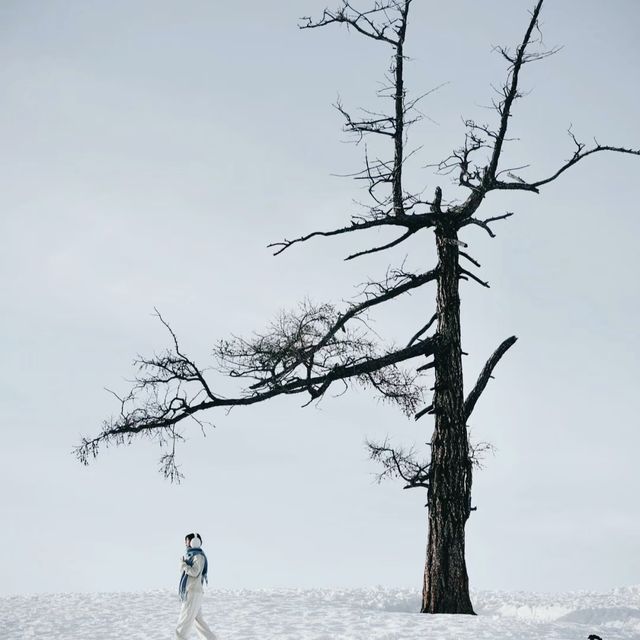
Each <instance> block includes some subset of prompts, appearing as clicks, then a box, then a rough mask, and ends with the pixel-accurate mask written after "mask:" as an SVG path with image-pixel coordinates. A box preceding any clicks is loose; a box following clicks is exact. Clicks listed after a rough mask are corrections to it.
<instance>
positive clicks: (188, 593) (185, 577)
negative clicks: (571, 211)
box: [176, 533, 217, 640]
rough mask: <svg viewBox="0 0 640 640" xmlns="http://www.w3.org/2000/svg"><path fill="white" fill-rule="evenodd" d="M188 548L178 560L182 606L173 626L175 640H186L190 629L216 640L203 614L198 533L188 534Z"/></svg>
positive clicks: (202, 571) (201, 553)
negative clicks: (175, 625) (194, 628)
mask: <svg viewBox="0 0 640 640" xmlns="http://www.w3.org/2000/svg"><path fill="white" fill-rule="evenodd" d="M184 542H185V545H186V547H187V551H186V553H185V555H184V556H182V558H181V560H180V569H181V571H182V574H181V576H180V587H179V589H178V592H179V594H180V599H181V600H182V609H181V610H180V616H179V617H178V626H177V627H176V640H187V638H188V637H189V633H190V631H191V628H192V627H193V626H194V624H195V627H196V632H197V634H198V637H199V638H202V640H217V636H216V634H215V633H213V631H211V629H209V626H208V625H207V623H206V622H205V621H204V618H203V617H202V606H201V605H202V597H203V596H204V591H203V589H202V584H203V583H204V582H205V581H206V580H207V570H208V563H207V556H206V555H205V554H204V551H203V550H202V548H201V547H202V538H201V537H200V534H199V533H189V534H188V535H187V536H186V537H185V539H184Z"/></svg>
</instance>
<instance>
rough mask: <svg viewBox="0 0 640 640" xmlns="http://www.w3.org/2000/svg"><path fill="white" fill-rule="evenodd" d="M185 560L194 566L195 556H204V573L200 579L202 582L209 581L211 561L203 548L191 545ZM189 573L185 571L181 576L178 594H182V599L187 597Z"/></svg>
mask: <svg viewBox="0 0 640 640" xmlns="http://www.w3.org/2000/svg"><path fill="white" fill-rule="evenodd" d="M186 556H187V557H186V558H185V562H186V563H187V564H188V565H189V566H190V567H192V566H193V557H194V556H202V557H203V558H204V567H203V568H202V573H201V574H200V580H201V582H202V583H204V582H205V581H206V582H207V584H208V583H209V579H208V578H207V571H208V570H209V563H208V562H207V556H206V555H205V554H204V551H203V550H202V549H191V547H189V548H188V549H187V553H186ZM187 577H188V576H187V574H186V573H185V572H184V571H183V572H182V575H181V576H180V586H179V587H178V594H179V595H180V600H186V599H187Z"/></svg>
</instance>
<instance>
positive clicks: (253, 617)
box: [0, 586, 640, 640]
mask: <svg viewBox="0 0 640 640" xmlns="http://www.w3.org/2000/svg"><path fill="white" fill-rule="evenodd" d="M473 601H474V605H475V608H476V611H477V613H478V614H479V615H477V616H447V615H436V616H430V615H421V614H419V613H416V611H417V609H418V603H419V594H418V593H417V592H415V591H410V590H398V589H389V588H376V589H349V590H329V589H324V590H321V589H315V590H308V589H307V590H302V589H301V590H295V589H280V590H260V591H255V590H254V591H244V590H241V591H223V590H209V592H208V593H207V595H206V596H205V601H204V605H203V606H204V611H205V614H206V618H207V620H208V622H209V624H210V626H211V627H212V628H213V629H214V630H215V631H216V632H217V633H218V636H219V637H220V639H221V640H482V639H486V640H507V639H509V640H534V639H535V640H542V639H547V638H548V639H554V640H558V639H562V640H576V639H582V640H586V639H587V637H588V636H589V635H590V634H597V635H599V636H601V637H602V638H603V640H618V639H624V640H636V639H637V640H640V586H636V587H624V588H620V589H615V590H613V591H610V592H608V593H602V594H600V593H584V592H581V593H561V594H534V593H507V592H504V593H503V592H494V591H484V592H476V593H474V594H473ZM178 609H179V601H178V599H177V596H176V595H175V594H174V593H173V592H170V591H150V592H145V593H92V594H46V595H30V596H22V595H21V596H9V597H3V598H0V638H1V639H2V640H28V639H30V638H42V639H43V640H45V639H46V640H58V639H59V640H63V639H64V640H160V639H162V640H172V639H173V637H174V635H173V628H174V624H175V620H176V616H177V613H178ZM193 637H194V638H195V637H196V636H195V633H194V636H193Z"/></svg>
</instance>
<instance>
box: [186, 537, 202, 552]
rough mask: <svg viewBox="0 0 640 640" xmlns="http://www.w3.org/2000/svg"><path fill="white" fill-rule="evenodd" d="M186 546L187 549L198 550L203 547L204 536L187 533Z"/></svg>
mask: <svg viewBox="0 0 640 640" xmlns="http://www.w3.org/2000/svg"><path fill="white" fill-rule="evenodd" d="M184 544H185V546H186V547H187V548H189V547H190V548H191V549H198V548H199V547H201V546H202V536H201V535H200V534H199V533H187V535H186V536H185V537H184Z"/></svg>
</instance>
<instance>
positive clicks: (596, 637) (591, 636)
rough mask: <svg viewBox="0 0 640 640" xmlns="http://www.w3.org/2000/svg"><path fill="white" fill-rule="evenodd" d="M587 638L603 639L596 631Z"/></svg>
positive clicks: (593, 639)
mask: <svg viewBox="0 0 640 640" xmlns="http://www.w3.org/2000/svg"><path fill="white" fill-rule="evenodd" d="M587 640H602V638H601V637H600V636H597V635H596V634H595V633H592V634H591V635H590V636H589V637H588V638H587Z"/></svg>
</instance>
